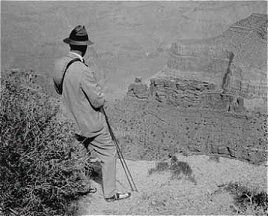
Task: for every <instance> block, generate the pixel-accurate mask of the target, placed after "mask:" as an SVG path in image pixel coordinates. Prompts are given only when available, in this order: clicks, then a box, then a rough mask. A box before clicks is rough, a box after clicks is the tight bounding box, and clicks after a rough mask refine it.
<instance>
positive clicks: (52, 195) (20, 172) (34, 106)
mask: <svg viewBox="0 0 268 216" xmlns="http://www.w3.org/2000/svg"><path fill="white" fill-rule="evenodd" d="M32 76H33V73H32V72H19V73H17V72H16V73H10V74H9V75H7V76H5V77H3V78H2V79H1V109H0V135H1V144H0V173H1V180H0V189H1V192H0V213H1V209H2V213H4V214H10V213H12V214H14V213H17V214H18V215H66V214H67V215H68V214H74V213H75V209H72V208H70V204H71V202H72V201H73V200H74V199H76V198H78V197H79V195H81V194H84V193H86V192H87V189H88V188H89V182H88V179H87V178H86V169H85V168H86V166H87V157H86V155H83V154H82V152H83V151H82V150H83V149H82V147H81V149H80V146H78V145H76V146H75V144H73V143H74V142H73V141H74V140H73V138H72V136H71V133H70V132H71V131H72V130H73V126H72V125H71V124H70V123H67V122H64V121H61V122H59V121H58V120H57V113H58V110H59V105H58V103H57V101H56V100H55V99H51V98H49V97H48V96H47V95H46V94H44V93H42V92H41V89H40V88H39V87H38V86H37V85H35V84H34V83H33V82H32V79H30V78H31V77H32Z"/></svg>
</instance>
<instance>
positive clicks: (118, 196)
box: [105, 192, 131, 202]
mask: <svg viewBox="0 0 268 216" xmlns="http://www.w3.org/2000/svg"><path fill="white" fill-rule="evenodd" d="M130 196H131V193H129V192H127V193H116V194H115V195H113V196H112V197H109V198H105V200H106V201H107V202H113V201H116V200H122V199H127V198H129V197H130Z"/></svg>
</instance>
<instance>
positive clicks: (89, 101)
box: [53, 53, 105, 137]
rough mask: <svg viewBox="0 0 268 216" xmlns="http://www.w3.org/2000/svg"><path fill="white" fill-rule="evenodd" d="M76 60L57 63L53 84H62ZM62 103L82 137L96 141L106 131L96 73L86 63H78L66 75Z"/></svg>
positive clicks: (73, 55) (68, 58)
mask: <svg viewBox="0 0 268 216" xmlns="http://www.w3.org/2000/svg"><path fill="white" fill-rule="evenodd" d="M74 58H77V56H76V55H75V54H73V53H69V54H68V56H66V57H63V58H60V59H58V60H56V62H55V71H54V75H53V81H54V83H60V82H61V79H62V76H63V73H64V70H65V68H66V65H67V64H68V63H69V62H70V61H71V60H72V59H74ZM62 97H63V102H64V104H65V106H66V108H67V110H68V111H69V112H70V113H71V115H72V116H73V118H74V119H75V121H76V123H77V125H78V127H79V129H80V131H79V132H78V133H79V134H80V135H82V136H85V137H94V136H97V135H99V134H100V132H101V130H102V129H103V128H104V124H105V117H104V115H103V113H102V112H101V111H100V108H101V107H102V106H103V105H104V102H105V100H104V95H103V92H102V88H101V86H100V85H99V84H98V82H97V80H96V77H95V75H94V71H93V70H92V68H91V67H87V66H86V65H85V64H84V63H82V62H80V61H76V62H74V63H72V64H71V65H70V67H69V68H68V70H67V71H66V74H65V78H64V82H63V93H62Z"/></svg>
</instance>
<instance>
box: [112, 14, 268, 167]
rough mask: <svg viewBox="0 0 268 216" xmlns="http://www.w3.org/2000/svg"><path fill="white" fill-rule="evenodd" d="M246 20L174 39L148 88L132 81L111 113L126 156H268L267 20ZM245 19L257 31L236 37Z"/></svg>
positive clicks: (256, 159) (249, 158) (251, 158)
mask: <svg viewBox="0 0 268 216" xmlns="http://www.w3.org/2000/svg"><path fill="white" fill-rule="evenodd" d="M256 17H257V18H256ZM256 20H257V21H256ZM261 20H265V22H261ZM242 21H243V22H242ZM242 21H241V22H238V23H236V24H235V25H233V26H231V27H230V29H228V30H227V31H226V32H224V33H223V34H222V35H220V36H219V37H216V38H212V39H207V40H202V41H199V40H195V41H182V42H179V43H178V42H176V43H173V44H172V46H171V48H170V50H169V57H168V61H167V65H166V66H165V67H164V68H163V70H162V72H161V73H158V74H157V76H156V77H154V78H152V79H151V80H150V86H147V85H146V84H144V83H143V82H142V80H141V78H136V80H135V82H134V83H133V84H131V85H130V86H129V89H128V93H127V96H126V97H125V98H124V100H122V101H117V102H116V103H115V104H114V106H113V107H112V108H111V110H110V116H111V120H112V123H113V127H114V128H115V129H116V131H117V135H118V136H119V137H121V139H122V141H123V143H127V144H124V145H123V146H122V147H123V148H124V150H125V152H126V154H129V155H131V156H133V157H138V158H140V159H160V158H163V157H165V155H167V154H169V153H174V152H183V153H187V154H208V155H210V154H216V155H220V156H224V157H231V158H236V159H239V160H245V161H249V162H251V163H255V164H260V163H262V162H263V161H266V159H267V104H266V102H267V83H266V81H267V77H266V74H265V73H266V71H265V70H267V69H266V67H264V62H266V63H267V59H266V57H267V54H265V52H264V51H263V48H261V47H260V44H261V43H265V42H266V44H267V39H266V37H264V36H265V31H264V30H262V28H260V26H259V24H260V23H261V26H262V25H263V24H265V25H267V16H262V15H258V14H257V15H254V14H253V15H252V16H250V17H248V18H246V19H245V20H242ZM241 23H242V24H241ZM245 23H246V24H248V23H251V25H250V26H253V27H254V28H253V27H252V29H250V30H249V27H247V29H243V31H244V32H243V34H242V35H240V37H239V38H237V33H236V32H233V29H235V31H236V28H237V27H236V26H243V28H244V26H245V25H246V24H245ZM256 23H257V24H256ZM256 26H257V27H256ZM256 29H257V30H256ZM260 29H261V30H260ZM259 31H260V32H259ZM245 32H246V33H245ZM249 34H250V35H251V34H253V35H255V36H256V37H258V38H259V41H258V40H255V39H256V38H255V36H254V37H253V36H252V35H251V36H250V37H248V36H249ZM230 35H232V37H231V36H230ZM234 38H236V39H234ZM253 39H254V40H253ZM239 41H240V42H239ZM241 41H247V42H250V44H243V43H242V42H241ZM253 43H254V44H255V45H256V46H254V44H253ZM237 47H240V49H242V50H244V51H243V52H242V51H241V50H239V49H238V48H237ZM248 47H249V48H248ZM253 47H256V48H258V49H260V52H255V51H254V49H255V48H254V49H252V48H253ZM248 49H250V50H248ZM253 51H254V52H253ZM253 54H254V56H252V55H253ZM256 61H257V63H256ZM249 62H251V63H250V64H249ZM264 74H265V75H264ZM264 78H265V79H264Z"/></svg>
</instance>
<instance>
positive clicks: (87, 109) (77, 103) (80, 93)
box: [53, 25, 131, 202]
mask: <svg viewBox="0 0 268 216" xmlns="http://www.w3.org/2000/svg"><path fill="white" fill-rule="evenodd" d="M63 41H64V42H65V43H67V44H69V46H70V52H69V53H68V55H67V56H66V57H63V58H60V59H58V60H57V61H56V63H55V73H54V76H53V81H54V85H55V88H56V91H57V93H59V94H62V99H63V102H64V105H65V106H66V108H67V110H68V111H69V113H70V114H71V115H72V116H73V118H74V119H75V121H76V123H77V125H78V128H79V129H80V131H79V136H78V137H79V139H80V141H83V142H82V143H83V144H84V145H85V147H86V148H88V147H90V149H92V150H93V151H94V152H95V153H96V155H97V157H98V158H99V159H100V160H101V165H102V178H103V179H102V180H103V185H102V188H103V194H104V198H105V200H106V201H108V202H110V201H115V200H120V199H126V198H129V197H130V195H131V194H130V193H120V192H117V191H116V181H115V180H116V146H115V144H114V143H113V141H112V139H111V135H110V134H109V131H108V127H107V123H106V121H105V116H104V114H103V113H102V112H101V109H103V105H104V103H105V99H104V94H103V92H102V88H101V86H100V85H99V84H98V83H97V80H96V78H95V74H94V71H93V70H92V68H90V67H88V66H87V65H85V63H84V59H83V57H84V55H85V53H86V51H87V46H89V45H92V44H93V43H92V42H91V41H90V40H89V39H88V34H87V31H86V29H85V27H84V26H81V25H78V26H76V27H75V28H74V29H73V30H72V32H71V34H70V36H69V37H68V38H65V39H64V40H63Z"/></svg>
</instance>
